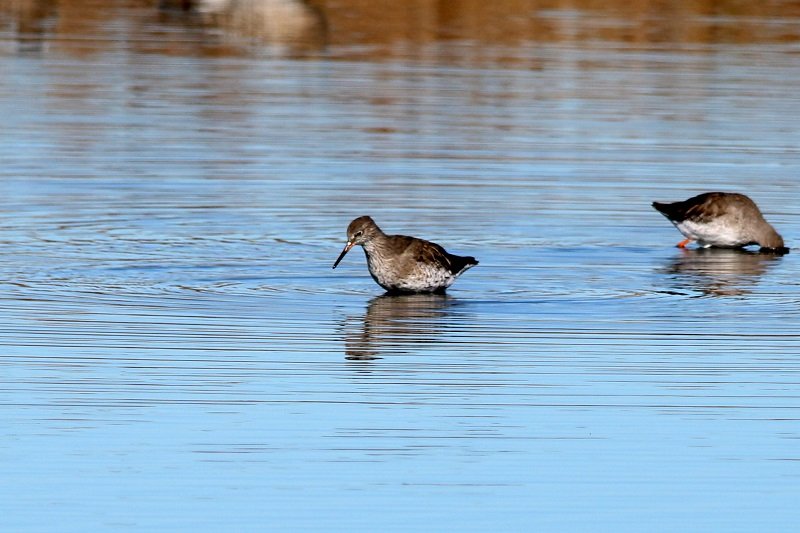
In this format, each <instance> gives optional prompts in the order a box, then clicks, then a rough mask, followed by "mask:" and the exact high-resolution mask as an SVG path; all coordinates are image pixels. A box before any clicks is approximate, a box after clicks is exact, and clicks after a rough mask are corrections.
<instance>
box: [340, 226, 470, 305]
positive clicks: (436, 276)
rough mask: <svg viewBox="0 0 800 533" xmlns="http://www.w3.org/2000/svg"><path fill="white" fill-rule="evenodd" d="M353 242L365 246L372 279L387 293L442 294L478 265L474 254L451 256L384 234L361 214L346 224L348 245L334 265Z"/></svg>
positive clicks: (435, 247) (409, 239)
mask: <svg viewBox="0 0 800 533" xmlns="http://www.w3.org/2000/svg"><path fill="white" fill-rule="evenodd" d="M356 245H360V246H362V247H363V248H364V253H365V254H366V256H367V267H368V268H369V273H370V275H371V276H372V279H374V280H375V282H376V283H377V284H378V285H380V286H381V287H383V288H384V289H386V291H388V292H390V293H415V292H423V293H424V292H437V293H441V292H444V291H445V290H446V289H447V287H449V286H450V285H452V284H453V282H454V281H455V280H456V278H458V276H460V275H461V274H463V273H464V272H466V271H467V270H468V269H470V268H472V267H474V266H475V265H477V264H478V261H476V260H475V258H474V257H462V256H459V255H453V254H451V253H448V252H447V251H446V250H445V249H444V248H442V247H441V246H439V245H438V244H436V243H433V242H430V241H426V240H423V239H418V238H416V237H407V236H405V235H386V234H385V233H384V232H383V231H381V229H380V228H379V227H378V225H377V224H375V221H374V220H372V218H370V217H368V216H362V217H358V218H356V219H355V220H353V221H352V222H351V223H350V225H349V226H348V227H347V244H346V245H345V247H344V249H343V250H342V253H341V254H339V258H338V259H336V262H335V263H334V264H333V268H336V266H337V265H338V264H339V262H340V261H341V260H342V258H344V256H345V254H347V252H349V251H350V249H351V248H352V247H353V246H356Z"/></svg>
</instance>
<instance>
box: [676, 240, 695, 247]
mask: <svg viewBox="0 0 800 533" xmlns="http://www.w3.org/2000/svg"><path fill="white" fill-rule="evenodd" d="M690 242H692V239H683V240H682V241H681V242H679V243H678V244H676V245H675V246H677V247H678V248H686V245H687V244H689V243H690Z"/></svg>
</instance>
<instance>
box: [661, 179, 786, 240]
mask: <svg viewBox="0 0 800 533" xmlns="http://www.w3.org/2000/svg"><path fill="white" fill-rule="evenodd" d="M653 207H654V208H655V209H656V210H657V211H658V212H659V213H661V214H662V215H664V216H665V217H667V219H669V221H670V222H672V223H673V224H674V225H675V227H676V228H678V231H680V232H681V233H682V234H683V235H684V236H685V237H686V239H685V240H683V241H681V242H679V243H678V247H679V248H684V247H685V246H686V245H687V244H689V243H691V242H692V241H697V244H698V245H699V246H701V247H703V248H709V247H717V248H741V247H744V246H749V245H751V244H757V245H758V246H760V247H761V251H768V252H775V253H787V252H788V251H789V249H788V248H786V246H785V245H784V243H783V237H781V236H780V235H779V234H778V232H777V231H775V228H773V227H772V226H771V225H770V224H769V222H767V221H766V220H764V216H763V215H762V214H761V211H760V210H759V209H758V206H757V205H756V204H755V202H753V200H751V199H750V198H748V197H747V196H745V195H744V194H739V193H729V192H707V193H703V194H699V195H697V196H694V197H692V198H689V199H688V200H684V201H682V202H673V203H661V202H653Z"/></svg>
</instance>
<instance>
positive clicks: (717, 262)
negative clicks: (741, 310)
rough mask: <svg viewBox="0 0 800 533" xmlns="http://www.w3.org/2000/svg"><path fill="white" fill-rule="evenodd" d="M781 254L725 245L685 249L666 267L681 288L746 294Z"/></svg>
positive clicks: (735, 294)
mask: <svg viewBox="0 0 800 533" xmlns="http://www.w3.org/2000/svg"><path fill="white" fill-rule="evenodd" d="M780 259H781V255H779V254H768V253H759V252H751V251H748V250H738V249H733V250H729V249H724V248H699V249H684V250H681V251H680V254H679V255H678V256H677V257H676V258H674V259H673V260H672V262H671V264H670V265H668V266H667V268H666V272H667V273H669V274H672V275H673V276H674V277H673V279H674V281H676V282H678V283H679V286H678V287H677V288H679V289H680V290H691V291H695V292H701V293H703V294H704V295H706V296H741V295H744V294H748V293H750V292H751V291H752V288H753V287H754V286H755V284H756V283H758V280H759V278H760V277H761V276H762V275H764V274H765V273H766V272H767V270H768V269H769V268H771V267H772V266H774V265H775V264H776V263H777V262H778V261H780Z"/></svg>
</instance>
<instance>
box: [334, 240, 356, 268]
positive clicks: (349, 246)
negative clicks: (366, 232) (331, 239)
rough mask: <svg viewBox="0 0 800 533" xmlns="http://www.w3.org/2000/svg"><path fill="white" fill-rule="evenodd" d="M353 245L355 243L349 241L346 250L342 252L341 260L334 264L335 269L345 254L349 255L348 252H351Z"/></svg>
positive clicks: (345, 246)
mask: <svg viewBox="0 0 800 533" xmlns="http://www.w3.org/2000/svg"><path fill="white" fill-rule="evenodd" d="M353 245H355V243H354V242H350V241H347V244H345V245H344V250H342V253H341V254H339V259H337V260H336V262H335V263H334V264H333V268H336V266H337V265H338V264H339V261H341V260H342V258H343V257H344V256H345V254H347V252H349V251H350V248H352V247H353Z"/></svg>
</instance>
